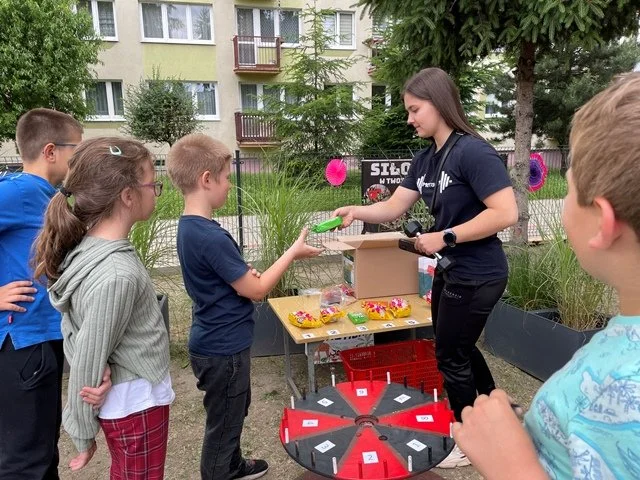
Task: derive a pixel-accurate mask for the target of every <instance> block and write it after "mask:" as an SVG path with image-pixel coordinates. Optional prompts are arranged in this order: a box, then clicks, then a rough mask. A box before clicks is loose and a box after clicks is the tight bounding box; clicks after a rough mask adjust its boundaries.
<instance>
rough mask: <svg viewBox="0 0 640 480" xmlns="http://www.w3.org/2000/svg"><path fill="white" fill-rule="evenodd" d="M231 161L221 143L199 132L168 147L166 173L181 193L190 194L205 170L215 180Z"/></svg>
mask: <svg viewBox="0 0 640 480" xmlns="http://www.w3.org/2000/svg"><path fill="white" fill-rule="evenodd" d="M232 158H233V157H232V156H231V152H230V151H229V149H228V148H227V147H226V146H225V145H224V144H223V143H222V142H220V141H218V140H215V139H214V138H211V137H210V136H208V135H204V134H202V133H192V134H190V135H185V136H184V137H182V138H181V139H180V140H178V141H177V142H176V143H175V144H174V145H173V146H172V147H171V149H170V150H169V155H168V157H167V170H168V172H169V178H171V181H172V182H173V184H174V185H175V186H176V187H177V188H178V189H179V190H180V191H181V192H182V193H183V194H184V193H189V192H191V191H193V189H194V188H195V186H196V182H197V181H198V177H200V175H202V174H203V173H204V172H206V171H209V172H211V175H212V176H213V178H215V179H218V178H219V177H220V174H221V173H222V171H223V170H224V168H225V167H226V165H227V163H229V162H231V159H232Z"/></svg>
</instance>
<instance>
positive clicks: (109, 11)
mask: <svg viewBox="0 0 640 480" xmlns="http://www.w3.org/2000/svg"><path fill="white" fill-rule="evenodd" d="M78 9H84V10H85V11H86V12H88V13H89V15H90V16H91V19H92V20H93V29H94V30H95V32H96V35H100V37H102V39H103V40H112V41H117V40H118V33H117V29H116V14H115V9H114V5H113V1H108V0H107V1H98V0H80V1H79V2H78Z"/></svg>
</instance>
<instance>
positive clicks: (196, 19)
mask: <svg viewBox="0 0 640 480" xmlns="http://www.w3.org/2000/svg"><path fill="white" fill-rule="evenodd" d="M140 11H141V18H142V39H143V40H145V41H163V42H174V43H213V27H212V25H213V21H212V10H211V6H208V5H196V4H190V5H187V4H180V3H141V4H140Z"/></svg>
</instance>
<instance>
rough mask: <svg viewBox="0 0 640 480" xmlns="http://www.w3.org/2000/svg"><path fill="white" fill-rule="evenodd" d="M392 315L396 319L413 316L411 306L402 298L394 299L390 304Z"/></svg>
mask: <svg viewBox="0 0 640 480" xmlns="http://www.w3.org/2000/svg"><path fill="white" fill-rule="evenodd" d="M389 308H390V309H391V313H393V316H394V317H396V318H402V317H408V316H409V315H411V304H409V302H407V301H406V300H405V299H404V298H402V297H393V298H392V299H391V301H390V302H389Z"/></svg>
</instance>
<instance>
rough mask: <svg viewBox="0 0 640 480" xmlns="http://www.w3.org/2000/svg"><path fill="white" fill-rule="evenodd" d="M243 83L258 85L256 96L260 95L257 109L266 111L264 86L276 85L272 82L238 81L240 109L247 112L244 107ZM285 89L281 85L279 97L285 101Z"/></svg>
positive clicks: (257, 100)
mask: <svg viewBox="0 0 640 480" xmlns="http://www.w3.org/2000/svg"><path fill="white" fill-rule="evenodd" d="M242 85H255V86H256V96H257V97H258V98H257V99H256V102H257V107H258V108H257V110H258V111H259V112H262V111H264V102H263V99H264V87H270V86H275V85H274V84H271V83H252V82H241V83H238V92H239V95H238V99H239V100H240V106H239V108H238V111H240V112H242V113H246V112H245V111H244V110H243V109H242ZM285 93H286V92H285V90H284V88H282V87H280V88H279V89H278V97H279V98H280V101H281V102H284V101H285Z"/></svg>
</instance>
